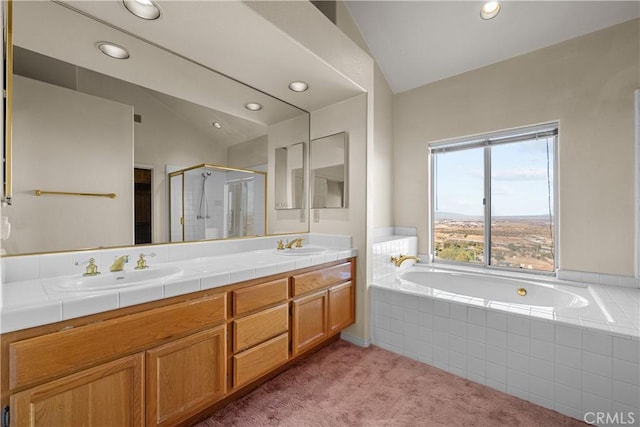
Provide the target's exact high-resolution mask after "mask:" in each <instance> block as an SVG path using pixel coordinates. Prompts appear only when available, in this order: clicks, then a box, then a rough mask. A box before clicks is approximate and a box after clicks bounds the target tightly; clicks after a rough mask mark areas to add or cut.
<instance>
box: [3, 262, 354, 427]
mask: <svg viewBox="0 0 640 427" xmlns="http://www.w3.org/2000/svg"><path fill="white" fill-rule="evenodd" d="M354 291H355V259H354V258H353V259H349V260H347V261H336V262H332V263H327V264H325V265H322V266H317V267H309V268H305V269H301V270H297V271H296V272H294V273H293V274H291V273H280V274H276V275H273V276H270V277H269V278H265V279H255V280H250V281H248V282H242V283H237V284H232V285H228V286H224V287H221V288H216V289H212V290H209V291H201V292H195V293H192V294H188V295H183V296H179V297H173V298H170V299H167V300H160V301H154V302H150V303H145V304H141V305H139V306H134V307H126V308H121V309H118V310H115V311H112V312H105V313H98V314H94V315H91V316H87V317H84V318H78V319H71V320H67V321H64V322H60V323H58V324H51V325H43V326H39V327H36V328H31V329H27V330H22V331H16V332H10V333H7V334H4V335H2V336H1V338H2V339H1V340H0V343H1V347H0V348H1V352H0V369H1V370H2V380H1V391H2V407H5V406H6V405H9V407H10V425H11V426H12V427H18V426H80V425H83V426H89V427H91V426H108V427H111V426H144V425H146V426H173V425H184V424H188V423H191V422H194V421H195V420H197V419H198V417H201V416H203V414H206V413H208V412H207V411H209V412H210V411H211V410H214V409H215V408H216V405H218V406H220V405H223V404H225V403H226V402H228V401H230V400H231V399H235V398H237V397H239V396H241V395H242V394H244V393H247V392H248V391H250V390H251V389H252V388H255V387H256V385H257V384H259V383H260V382H261V381H264V380H265V379H266V378H269V377H270V376H273V375H275V374H276V373H277V372H279V371H281V370H283V369H285V368H286V366H287V365H288V364H291V363H293V360H294V359H295V358H296V357H298V356H299V355H301V354H302V353H303V352H306V351H307V350H310V349H312V348H313V347H316V346H318V345H320V344H322V343H323V342H324V341H326V340H327V339H329V338H331V337H332V336H335V335H336V334H338V333H339V332H340V331H341V330H342V329H344V328H345V327H347V326H349V325H350V324H352V323H354V321H355V300H354Z"/></svg>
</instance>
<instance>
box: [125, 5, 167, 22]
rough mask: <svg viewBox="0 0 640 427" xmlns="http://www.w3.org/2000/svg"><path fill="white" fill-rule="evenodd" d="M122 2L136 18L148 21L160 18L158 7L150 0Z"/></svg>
mask: <svg viewBox="0 0 640 427" xmlns="http://www.w3.org/2000/svg"><path fill="white" fill-rule="evenodd" d="M122 3H124V7H126V8H127V10H128V11H129V12H131V13H133V14H134V15H136V16H137V17H138V18H142V19H147V20H150V21H152V20H154V19H158V18H160V9H159V8H158V6H156V5H155V4H154V3H153V2H152V1H151V0H123V1H122Z"/></svg>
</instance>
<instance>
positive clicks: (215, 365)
mask: <svg viewBox="0 0 640 427" xmlns="http://www.w3.org/2000/svg"><path fill="white" fill-rule="evenodd" d="M226 343H227V338H226V326H225V325H222V326H219V327H217V328H213V329H209V330H206V331H203V332H199V333H197V334H194V335H191V336H188V337H186V338H182V339H179V340H176V341H172V342H170V343H168V344H165V345H162V346H160V347H156V348H154V349H152V350H149V351H147V369H146V372H147V399H146V400H147V426H155V425H163V426H164V425H173V424H176V423H177V422H179V421H181V420H184V419H185V418H187V417H189V416H191V415H194V414H196V413H197V412H198V411H200V410H202V409H204V408H206V407H208V406H209V405H211V404H212V403H214V402H216V401H217V400H219V399H221V398H222V397H223V396H224V394H225V392H226V383H227V379H226V374H227V359H226Z"/></svg>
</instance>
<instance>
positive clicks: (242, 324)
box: [233, 277, 289, 388]
mask: <svg viewBox="0 0 640 427" xmlns="http://www.w3.org/2000/svg"><path fill="white" fill-rule="evenodd" d="M233 294H234V295H233V301H234V317H235V320H234V321H233V353H234V354H233V387H234V388H238V387H242V386H244V385H245V384H247V383H249V382H251V381H252V380H254V379H256V378H258V377H260V376H261V375H263V374H265V373H267V372H269V371H271V370H273V369H275V368H277V367H278V366H281V365H283V364H284V363H286V362H287V360H288V359H289V278H288V277H287V278H283V279H279V280H274V281H270V282H267V283H261V284H258V285H253V286H249V287H246V288H241V289H238V290H236V291H234V292H233ZM274 304H276V305H275V306H274ZM247 313H251V314H247Z"/></svg>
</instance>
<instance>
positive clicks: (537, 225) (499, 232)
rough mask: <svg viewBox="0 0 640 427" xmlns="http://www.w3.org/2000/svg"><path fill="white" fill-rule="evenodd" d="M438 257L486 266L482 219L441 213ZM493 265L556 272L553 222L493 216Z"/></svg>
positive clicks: (543, 217)
mask: <svg viewBox="0 0 640 427" xmlns="http://www.w3.org/2000/svg"><path fill="white" fill-rule="evenodd" d="M434 228H435V250H436V257H437V258H439V259H446V260H452V261H460V262H471V263H478V264H484V262H485V259H484V257H485V254H484V221H483V218H482V217H474V216H466V215H460V214H450V213H442V212H438V213H436V215H435V220H434ZM491 228H492V230H491V231H492V233H491V238H492V242H491V265H495V266H501V267H510V268H522V269H533V270H542V271H553V270H554V265H553V258H554V256H553V255H554V250H555V248H554V246H553V222H552V221H550V219H549V217H548V216H547V215H536V216H510V217H509V216H494V217H492V221H491Z"/></svg>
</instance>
